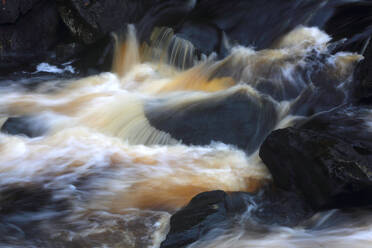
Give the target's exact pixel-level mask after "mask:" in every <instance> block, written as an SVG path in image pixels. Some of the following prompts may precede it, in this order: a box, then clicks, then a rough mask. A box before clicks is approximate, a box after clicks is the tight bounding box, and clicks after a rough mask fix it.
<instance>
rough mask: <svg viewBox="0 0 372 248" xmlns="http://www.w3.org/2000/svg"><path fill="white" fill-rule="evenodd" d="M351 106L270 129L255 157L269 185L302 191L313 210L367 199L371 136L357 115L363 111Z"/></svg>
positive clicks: (365, 202)
mask: <svg viewBox="0 0 372 248" xmlns="http://www.w3.org/2000/svg"><path fill="white" fill-rule="evenodd" d="M342 111H344V112H342ZM351 111H353V109H352V108H351V109H350V108H349V109H342V110H337V111H335V112H331V113H326V114H323V115H320V116H317V117H314V118H313V119H312V120H310V121H309V122H307V123H306V124H304V126H303V127H301V128H286V129H281V130H277V131H274V132H273V133H272V134H270V135H269V136H268V137H267V139H266V140H265V142H264V143H263V145H262V146H261V149H260V157H261V158H262V160H263V161H264V163H265V164H266V166H267V167H268V169H269V170H270V172H271V174H272V176H273V179H274V184H275V185H276V186H277V187H279V188H281V189H284V190H287V191H293V192H296V193H298V194H299V195H302V196H304V198H305V199H306V200H307V202H308V203H309V204H310V205H311V206H312V207H313V208H314V209H318V210H319V209H329V208H345V207H357V206H364V205H369V204H372V197H371V194H370V192H371V190H372V178H371V173H372V167H371V164H372V163H371V162H372V149H371V148H372V144H371V140H372V139H371V138H372V135H371V133H370V132H369V130H368V128H367V127H368V123H367V122H366V121H365V120H364V119H363V118H364V117H365V116H368V115H365V116H364V117H363V115H362V114H363V111H362V110H360V112H359V113H358V112H356V113H354V114H350V112H351ZM366 113H368V110H364V114H366ZM356 116H357V117H358V119H355V118H354V117H356ZM357 130H359V131H357Z"/></svg>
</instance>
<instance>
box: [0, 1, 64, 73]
mask: <svg viewBox="0 0 372 248" xmlns="http://www.w3.org/2000/svg"><path fill="white" fill-rule="evenodd" d="M6 2H7V3H12V2H13V1H9V0H7V1H6ZM15 2H17V3H18V4H20V6H19V8H20V11H21V10H22V9H23V8H26V7H27V6H29V4H31V3H32V4H33V5H32V8H30V10H29V11H28V12H27V13H25V14H24V15H20V16H19V17H18V18H17V21H16V22H15V23H10V24H1V25H0V71H2V72H3V71H5V70H9V69H8V68H10V67H12V66H13V67H15V66H19V65H22V64H25V65H27V64H28V63H29V62H30V61H34V60H36V59H40V58H42V57H46V56H47V55H48V54H47V52H46V51H47V50H48V49H50V48H52V47H53V46H54V45H55V44H56V42H57V41H59V40H61V39H63V38H64V35H65V32H64V31H65V30H64V28H63V25H62V22H61V20H60V18H59V15H58V12H57V7H56V3H55V2H54V1H49V0H40V1H15ZM23 4H24V5H25V6H26V7H25V6H24V5H23ZM27 9H28V7H27ZM22 13H23V12H22ZM0 16H1V15H0Z"/></svg>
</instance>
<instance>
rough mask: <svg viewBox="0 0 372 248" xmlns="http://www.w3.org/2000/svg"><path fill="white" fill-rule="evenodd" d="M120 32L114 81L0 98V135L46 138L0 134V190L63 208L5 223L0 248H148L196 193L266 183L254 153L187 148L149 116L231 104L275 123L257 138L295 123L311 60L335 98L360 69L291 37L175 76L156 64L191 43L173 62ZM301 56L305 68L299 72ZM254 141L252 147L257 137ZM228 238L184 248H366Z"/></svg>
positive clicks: (343, 230)
mask: <svg viewBox="0 0 372 248" xmlns="http://www.w3.org/2000/svg"><path fill="white" fill-rule="evenodd" d="M131 32H132V33H131V35H130V38H129V40H128V41H127V42H125V43H123V45H122V46H119V45H118V47H117V53H116V58H115V67H114V72H113V73H102V74H100V75H96V76H91V77H87V78H83V79H79V80H71V81H63V82H57V81H55V82H48V83H45V84H43V85H41V86H40V87H39V88H37V89H36V90H35V91H33V92H29V91H22V90H19V89H18V90H15V89H2V92H0V117H1V121H0V124H1V125H3V123H4V122H5V121H6V119H7V118H8V117H12V116H24V115H27V116H32V121H31V124H30V125H35V126H41V125H43V126H45V129H46V133H45V134H44V135H43V136H41V137H37V138H27V137H24V136H13V135H8V134H0V188H1V189H3V190H6V189H8V188H9V189H12V188H16V189H19V188H30V189H34V188H35V189H36V190H37V189H43V190H46V191H47V192H50V194H51V195H50V197H51V199H52V200H51V202H54V201H55V202H57V203H58V204H59V205H60V206H65V205H66V206H65V208H63V209H59V210H58V209H55V208H53V207H50V208H48V207H46V208H45V209H44V208H43V209H42V210H41V211H40V213H39V215H38V216H37V217H35V216H33V217H32V218H31V217H30V216H11V217H9V218H10V219H9V220H8V219H7V222H6V224H4V225H3V226H0V232H4V233H6V236H7V238H6V239H4V240H1V239H0V241H1V242H3V243H1V242H0V244H2V245H4V246H6V245H10V246H20V247H21V246H22V245H26V246H27V245H30V246H40V245H41V246H42V245H43V244H47V245H46V246H53V244H55V245H57V244H59V245H61V246H64V247H67V246H71V245H78V246H80V247H114V246H117V245H119V246H120V245H121V246H123V247H158V246H159V245H160V242H161V241H162V239H164V237H165V234H166V232H167V228H168V220H169V216H170V214H171V213H173V212H174V211H176V210H177V209H179V208H180V207H182V206H184V205H185V204H187V203H188V201H189V200H190V199H191V198H192V197H193V196H195V195H196V194H198V193H200V192H204V191H210V190H217V189H220V190H224V191H246V192H255V191H257V190H258V189H260V187H261V186H262V185H264V184H265V183H267V182H268V181H270V180H271V176H270V174H269V173H268V171H267V169H266V167H265V166H264V164H263V163H262V161H261V160H260V159H259V158H258V155H257V149H256V148H255V149H256V150H255V151H253V152H246V151H243V150H241V149H238V148H237V147H236V146H233V145H229V144H223V143H221V142H215V141H213V140H211V142H210V144H207V145H205V146H196V145H195V146H188V145H185V144H184V143H183V141H182V140H180V139H177V138H176V137H173V136H172V135H171V134H170V133H167V132H165V131H162V130H159V129H157V128H155V127H154V126H152V125H151V123H150V121H149V120H148V116H149V115H150V114H154V113H155V114H157V113H160V114H162V113H165V114H166V113H169V112H171V111H174V112H177V111H181V110H183V109H187V108H191V107H192V106H204V105H206V104H208V103H210V102H212V103H213V102H223V101H224V100H225V99H228V98H229V97H230V96H232V95H234V94H237V93H239V94H241V95H243V96H244V97H245V98H247V99H250V100H251V101H252V102H254V103H255V104H257V106H258V107H257V108H258V109H259V111H260V114H262V116H264V117H265V118H269V119H270V118H273V119H274V117H272V116H275V123H274V124H275V125H273V127H267V128H266V129H265V130H264V131H260V130H259V129H258V128H257V131H256V134H255V135H259V134H261V133H264V134H266V135H267V134H268V133H270V131H272V130H273V129H275V128H282V127H286V126H290V125H292V124H293V121H294V120H296V119H297V118H299V117H298V116H295V115H294V114H293V111H292V108H293V106H294V105H295V102H296V100H298V99H299V98H300V97H301V94H302V92H303V91H304V90H306V89H312V88H313V87H314V84H315V85H316V84H317V83H318V82H309V81H308V80H309V78H308V77H306V76H304V75H306V73H310V72H311V70H313V69H312V68H313V67H312V66H313V65H312V64H311V63H318V62H319V61H320V59H319V58H318V56H320V55H326V60H325V61H324V60H322V66H321V69H319V70H321V71H324V72H325V73H327V75H328V76H329V79H330V80H329V82H325V83H335V84H336V86H337V87H338V88H341V89H342V87H346V86H347V85H348V83H349V82H350V80H351V78H352V72H353V69H354V66H355V64H356V63H357V62H358V61H359V60H360V59H361V56H359V55H357V54H351V53H337V54H334V55H331V54H329V53H328V51H327V43H328V42H329V41H330V37H329V36H328V35H327V34H325V33H323V32H321V31H320V30H318V29H316V28H304V27H300V28H298V29H296V30H294V31H292V32H291V33H290V34H289V35H288V36H286V37H284V38H283V39H282V40H281V41H279V43H278V44H276V46H275V47H273V48H272V49H267V50H262V51H255V50H253V49H251V48H244V47H237V48H234V49H232V51H231V55H230V56H228V57H227V58H226V59H224V60H222V61H215V60H214V59H213V58H212V57H211V58H207V59H204V60H197V59H196V58H193V61H192V63H191V62H189V63H186V62H185V61H184V63H183V66H181V68H185V67H186V64H190V63H191V64H195V66H194V67H192V68H190V69H188V70H185V69H180V67H178V68H176V67H174V66H172V65H169V64H166V63H164V61H168V62H169V60H167V59H165V60H164V58H163V57H164V56H165V57H169V58H170V61H171V62H172V61H173V62H174V63H176V62H175V60H177V61H178V60H179V57H180V56H181V55H177V54H182V56H183V57H182V56H181V58H186V55H187V56H188V57H187V58H190V56H191V55H190V54H191V52H190V51H192V48H191V47H190V44H184V43H182V41H180V40H178V42H179V43H177V46H176V48H175V49H176V51H175V52H174V53H171V54H167V52H164V49H163V48H164V47H167V45H169V44H168V43H169V42H170V38H166V37H168V36H169V35H171V34H170V33H168V36H167V35H163V38H162V39H160V40H158V43H155V45H154V46H153V47H147V48H143V47H140V46H139V45H138V44H137V41H136V39H135V36H134V30H132V31H131ZM166 34H167V33H166ZM164 37H165V38H164ZM169 37H170V36H169ZM167 42H168V43H167ZM173 42H174V41H173ZM190 49H191V50H190ZM181 51H182V52H181ZM185 54H186V55H185ZM310 55H312V56H313V57H314V61H315V62H314V61H310V62H309V61H308V59H307V58H308V57H309V56H310ZM176 58H177V59H176ZM318 59H319V60H318ZM177 63H178V62H177ZM39 67H40V68H39ZM39 67H38V70H39V71H51V72H55V73H61V72H65V71H66V70H67V71H71V70H70V69H71V68H69V67H65V68H62V69H61V68H57V67H53V66H50V65H47V64H40V66H39ZM71 72H72V71H71ZM304 72H305V73H304ZM267 82H270V83H271V84H272V87H271V88H270V87H269V89H270V90H269V91H267V92H265V91H262V88H260V85H261V86H262V85H264V86H265V85H266V83H267ZM312 83H313V84H312ZM265 87H266V86H265ZM266 105H269V106H270V108H264V107H263V106H266ZM268 109H269V110H268ZM167 111H168V112H167ZM291 111H292V112H291ZM160 114H158V115H160ZM264 120H265V119H264V118H262V120H261V119H257V120H255V122H256V126H263V125H265V123H263V122H264ZM206 125H213V123H209V124H207V123H206ZM258 138H259V139H258ZM258 138H257V140H258V141H257V142H258V143H259V142H260V140H261V139H262V138H264V137H258ZM258 145H259V144H258ZM46 194H47V193H46ZM48 194H49V193H48ZM35 199H38V197H36V198H35ZM58 204H57V205H58ZM64 204H65V205H64ZM12 218H20V219H22V218H24V220H22V221H21V222H22V224H17V223H19V220H20V219H16V220H13V219H12ZM33 218H37V222H36V223H35V222H33V221H35V220H34V219H33ZM49 219H50V220H52V221H49ZM28 221H29V222H32V223H33V225H38V226H39V227H38V228H40V230H41V231H40V235H39V236H38V235H37V234H35V235H36V236H33V237H32V238H30V237H29V234H27V233H28V232H30V227H29V226H27V225H25V222H28ZM53 223H55V225H53ZM227 232H228V233H227V234H226V235H223V236H221V237H218V238H217V240H216V241H210V242H208V243H203V244H199V243H197V244H194V245H192V247H350V244H351V243H354V245H353V246H355V247H367V244H368V243H369V242H370V240H372V237H370V234H369V232H368V225H367V226H359V225H356V226H352V227H351V228H350V229H349V228H348V227H344V226H340V227H335V228H332V229H329V230H328V229H325V230H322V231H312V230H310V231H308V230H305V229H301V228H297V229H296V228H295V229H290V228H279V227H278V228H275V227H273V228H272V229H270V230H269V231H268V232H267V234H265V235H258V236H259V237H255V236H253V237H252V236H250V234H249V233H247V232H246V231H244V230H230V231H227ZM31 233H32V232H31ZM43 235H45V238H43ZM43 242H45V243H43Z"/></svg>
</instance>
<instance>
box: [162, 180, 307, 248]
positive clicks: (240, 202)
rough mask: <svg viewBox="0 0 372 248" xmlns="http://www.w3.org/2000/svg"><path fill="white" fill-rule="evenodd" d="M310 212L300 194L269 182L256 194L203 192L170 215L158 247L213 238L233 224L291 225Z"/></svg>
mask: <svg viewBox="0 0 372 248" xmlns="http://www.w3.org/2000/svg"><path fill="white" fill-rule="evenodd" d="M312 215H313V211H312V209H311V208H310V207H309V206H308V205H307V203H306V202H305V201H304V199H303V198H301V197H299V196H298V195H297V194H295V193H292V192H286V191H283V190H280V189H276V188H274V187H271V186H268V187H266V188H265V189H263V190H261V191H260V192H258V193H256V194H249V193H244V192H234V193H229V194H227V193H225V192H223V191H211V192H204V193H201V194H199V195H197V196H195V197H194V198H193V199H192V200H191V202H190V203H189V204H188V205H187V206H186V207H184V208H183V209H181V210H179V211H178V212H176V213H175V214H174V215H173V216H172V217H171V220H170V231H169V233H168V235H167V237H166V240H165V241H164V242H163V243H162V244H161V248H176V247H177V248H180V247H185V246H187V245H189V244H191V243H193V242H195V241H204V240H209V239H213V238H216V236H218V235H221V234H223V233H224V232H225V231H226V230H229V228H232V227H237V226H238V227H239V228H245V229H249V230H250V231H258V232H259V233H262V232H265V231H267V227H268V226H270V225H284V226H295V225H297V224H299V223H301V222H303V221H305V220H307V219H308V218H309V217H311V216H312Z"/></svg>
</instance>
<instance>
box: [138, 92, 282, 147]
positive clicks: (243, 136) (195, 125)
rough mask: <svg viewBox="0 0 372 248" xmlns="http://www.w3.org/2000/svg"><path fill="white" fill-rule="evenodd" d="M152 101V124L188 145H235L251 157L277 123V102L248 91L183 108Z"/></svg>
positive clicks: (148, 109)
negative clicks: (213, 143)
mask: <svg viewBox="0 0 372 248" xmlns="http://www.w3.org/2000/svg"><path fill="white" fill-rule="evenodd" d="M177 101H178V99H177V100H175V103H172V102H167V101H165V102H163V101H160V102H155V103H154V102H150V103H149V104H148V106H146V108H145V113H146V117H147V119H148V120H149V122H150V124H151V125H152V126H153V127H155V128H157V129H159V130H161V131H164V132H167V133H169V134H170V135H171V136H172V137H173V138H175V139H177V140H181V141H182V142H183V143H184V144H187V145H209V144H210V143H211V142H212V141H220V142H223V143H225V144H231V145H235V146H237V147H239V148H241V149H243V150H245V151H246V152H247V153H248V154H250V153H252V152H254V151H256V150H257V148H258V147H259V145H260V144H261V143H262V142H263V140H264V139H265V137H266V136H267V135H268V134H269V133H270V132H271V130H273V128H274V127H275V125H276V123H277V112H276V109H275V106H274V104H273V102H272V101H271V100H270V99H268V98H266V97H263V96H258V94H257V95H256V94H252V93H249V92H247V91H246V90H243V89H242V90H237V91H235V92H231V93H230V94H227V95H225V96H222V97H221V96H220V95H219V94H216V95H215V96H211V97H208V98H204V99H201V100H198V101H194V102H189V103H187V104H186V105H185V104H182V101H180V103H181V104H180V105H179V104H177Z"/></svg>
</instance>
